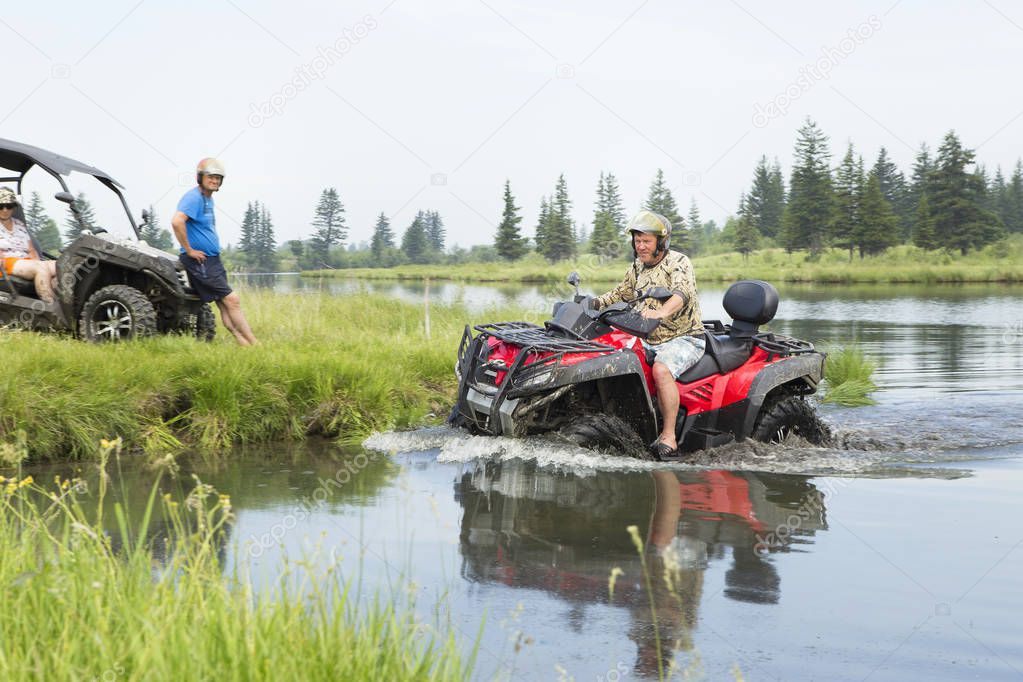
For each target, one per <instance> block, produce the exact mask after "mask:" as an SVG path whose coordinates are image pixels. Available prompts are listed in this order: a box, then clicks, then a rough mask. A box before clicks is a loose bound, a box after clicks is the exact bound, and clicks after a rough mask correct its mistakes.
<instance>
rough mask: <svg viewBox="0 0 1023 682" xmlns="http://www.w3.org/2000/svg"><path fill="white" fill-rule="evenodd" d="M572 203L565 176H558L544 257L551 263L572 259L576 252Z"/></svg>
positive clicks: (549, 214) (549, 215)
mask: <svg viewBox="0 0 1023 682" xmlns="http://www.w3.org/2000/svg"><path fill="white" fill-rule="evenodd" d="M571 210H572V201H571V199H569V198H568V183H567V182H565V175H564V174H562V175H560V176H558V183H557V185H555V187H554V198H553V199H552V201H551V203H550V206H549V211H548V227H547V228H546V229H545V232H546V234H545V243H544V249H543V255H544V256H545V257H546V258H547V260H549V261H551V262H555V261H560V260H564V259H566V258H571V257H573V256H574V255H575V252H576V236H575V224H574V223H573V221H572V213H571Z"/></svg>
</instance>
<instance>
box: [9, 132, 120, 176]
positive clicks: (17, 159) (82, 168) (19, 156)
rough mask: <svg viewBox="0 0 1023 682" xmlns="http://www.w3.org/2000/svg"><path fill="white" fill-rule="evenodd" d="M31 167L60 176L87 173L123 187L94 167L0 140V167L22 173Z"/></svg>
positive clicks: (58, 155) (41, 150)
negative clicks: (75, 172) (40, 168)
mask: <svg viewBox="0 0 1023 682" xmlns="http://www.w3.org/2000/svg"><path fill="white" fill-rule="evenodd" d="M32 166H42V167H43V168H45V169H47V170H50V171H53V172H54V173H59V174H60V175H69V174H70V173H71V172H72V171H77V172H79V173H88V174H89V175H93V176H95V177H97V178H100V179H103V180H108V181H110V182H112V183H113V184H115V185H117V186H118V187H122V188H123V187H124V186H123V185H122V184H121V183H119V182H117V180H114V179H113V178H112V177H110V176H109V175H108V174H106V173H104V172H103V171H101V170H100V169H99V168H95V167H94V166H90V165H88V164H84V163H82V162H81V161H75V160H74V159H70V158H68V157H66V156H61V155H60V154H55V153H53V152H49V151H46V150H45V149H40V148H39V147H33V146H32V145H30V144H23V143H21V142H14V141H13V140H5V139H3V138H0V167H2V168H6V169H8V170H12V171H16V172H18V173H24V172H25V171H27V170H28V169H29V168H31V167H32Z"/></svg>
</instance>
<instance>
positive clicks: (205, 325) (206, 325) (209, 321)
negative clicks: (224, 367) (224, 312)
mask: <svg viewBox="0 0 1023 682" xmlns="http://www.w3.org/2000/svg"><path fill="white" fill-rule="evenodd" d="M193 331H194V333H195V338H196V339H197V340H199V341H206V342H207V343H208V342H210V341H212V340H213V337H215V336H216V335H217V318H215V317H213V310H212V309H211V308H210V304H209V303H203V304H202V305H201V306H199V311H198V312H196V314H195V328H194V330H193Z"/></svg>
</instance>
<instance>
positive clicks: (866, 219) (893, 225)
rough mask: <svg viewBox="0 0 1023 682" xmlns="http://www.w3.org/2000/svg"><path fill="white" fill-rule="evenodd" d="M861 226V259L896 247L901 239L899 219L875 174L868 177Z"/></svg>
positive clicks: (861, 213) (859, 238) (858, 239)
mask: <svg viewBox="0 0 1023 682" xmlns="http://www.w3.org/2000/svg"><path fill="white" fill-rule="evenodd" d="M859 222H860V226H859V229H858V231H857V235H856V243H857V245H858V246H859V249H860V258H863V256H864V254H866V255H875V254H878V253H881V252H882V251H884V250H885V249H887V248H888V247H890V246H894V245H895V244H896V243H897V242H898V238H899V217H898V216H897V215H896V214H895V209H894V208H893V207H892V204H891V202H890V201H888V199H886V198H885V196H884V193H883V192H882V191H881V180H880V178H878V177H877V176H876V175H874V173H873V172H871V173H870V174H869V175H868V176H867V184H866V187H864V189H863V196H862V200H861V202H860V216H859Z"/></svg>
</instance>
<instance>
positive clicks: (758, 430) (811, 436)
mask: <svg viewBox="0 0 1023 682" xmlns="http://www.w3.org/2000/svg"><path fill="white" fill-rule="evenodd" d="M790 433H794V434H796V435H797V436H799V437H800V438H803V439H804V440H806V441H807V442H809V443H810V444H812V445H825V444H827V443H828V441H830V440H831V430H830V429H829V428H828V427H827V425H826V424H825V423H824V422H822V421H821V419H820V417H818V416H817V411H816V410H814V408H813V405H811V404H810V403H808V402H806V401H805V400H803V399H802V398H800V397H799V396H795V395H788V396H782V397H780V398H774V399H772V398H768V399H767V400H766V401H765V402H764V405H763V407H762V408H761V410H760V415H759V416H758V417H757V423H756V426H754V427H753V434H752V437H753V438H754V439H755V440H759V441H761V442H764V443H781V442H783V441H784V440H785V439H786V438H787V437H788V435H789V434H790Z"/></svg>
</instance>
